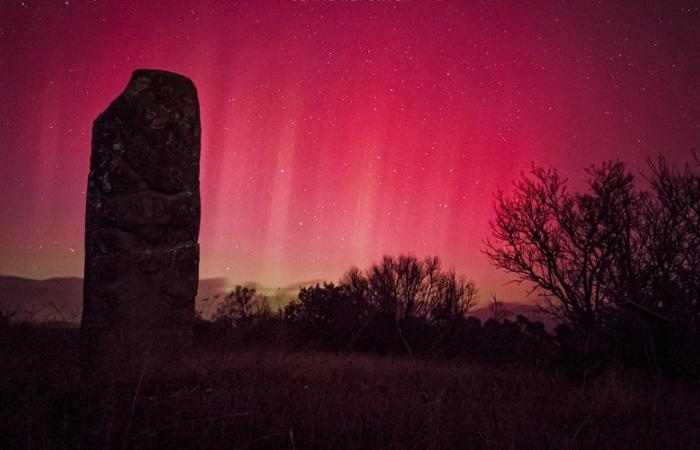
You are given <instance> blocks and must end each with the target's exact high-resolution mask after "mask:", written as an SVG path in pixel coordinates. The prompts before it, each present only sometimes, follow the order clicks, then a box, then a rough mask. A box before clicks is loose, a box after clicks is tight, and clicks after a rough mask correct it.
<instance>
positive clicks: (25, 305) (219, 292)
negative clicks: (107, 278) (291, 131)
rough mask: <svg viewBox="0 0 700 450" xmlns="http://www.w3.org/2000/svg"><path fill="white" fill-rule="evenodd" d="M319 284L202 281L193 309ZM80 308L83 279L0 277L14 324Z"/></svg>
mask: <svg viewBox="0 0 700 450" xmlns="http://www.w3.org/2000/svg"><path fill="white" fill-rule="evenodd" d="M317 283H323V280H309V281H304V282H299V283H292V284H289V285H287V286H282V287H279V288H272V287H267V286H262V285H260V284H259V283H255V282H252V281H251V282H241V283H234V282H231V281H229V280H228V279H226V278H223V277H220V278H204V279H202V280H199V289H198V292H197V298H196V307H197V310H199V311H200V312H201V313H202V315H203V316H204V317H205V318H207V319H208V318H211V316H212V315H213V314H214V313H215V312H216V308H217V306H218V304H219V303H220V302H221V301H222V299H223V297H224V296H225V295H226V294H227V293H228V292H230V291H231V290H232V289H233V287H234V286H235V285H236V284H241V285H243V286H248V287H252V288H255V289H256V291H257V292H258V293H260V294H263V295H265V296H267V297H268V298H269V299H270V306H271V307H272V309H273V310H274V309H277V308H279V307H284V305H286V304H287V303H289V302H290V301H291V300H292V299H294V298H295V297H296V295H297V294H298V292H299V289H300V288H301V287H304V286H313V285H315V284H317ZM82 304H83V279H82V278H79V277H65V278H48V279H45V280H35V279H30V278H21V277H13V276H2V275H0V309H2V310H3V311H9V312H10V313H14V320H16V321H32V322H47V321H59V322H69V323H78V322H80V313H81V311H82ZM505 307H506V310H507V311H508V313H509V316H508V317H509V318H510V319H512V320H515V316H516V315H518V314H522V315H523V316H525V317H527V318H529V319H531V320H539V321H542V322H543V323H544V324H545V326H546V327H547V329H548V330H553V329H554V327H555V326H556V321H555V320H554V319H553V318H552V317H551V316H549V315H547V314H543V313H542V312H541V311H539V310H538V309H537V306H535V305H534V304H531V303H506V304H505ZM470 315H471V316H474V317H477V318H478V319H480V320H481V321H482V322H485V321H486V320H488V319H489V318H490V317H491V311H490V310H489V306H488V305H485V306H482V307H479V308H477V309H475V310H473V311H471V312H470Z"/></svg>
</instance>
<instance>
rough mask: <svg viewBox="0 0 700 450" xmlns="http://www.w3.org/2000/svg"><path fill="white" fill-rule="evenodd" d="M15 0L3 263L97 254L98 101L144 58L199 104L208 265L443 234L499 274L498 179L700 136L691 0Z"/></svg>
mask: <svg viewBox="0 0 700 450" xmlns="http://www.w3.org/2000/svg"><path fill="white" fill-rule="evenodd" d="M169 3H170V4H169V5H168V6H167V7H166V6H162V5H160V4H159V2H145V1H144V2H119V1H78V0H70V1H36V2H35V1H30V0H27V1H5V2H3V3H2V4H1V5H0V64H1V65H0V85H1V86H2V90H1V91H0V123H1V125H0V161H1V164H0V192H2V198H1V200H0V214H1V215H2V217H1V218H0V274H5V275H18V276H23V277H30V278H45V277H52V276H80V275H81V274H82V269H83V252H82V248H83V233H84V229H83V225H84V211H85V189H86V181H87V172H88V166H89V160H88V158H89V153H90V134H91V126H92V121H93V120H94V119H95V117H96V116H97V115H98V114H99V113H100V112H101V111H103V110H104V109H105V108H106V107H107V105H108V104H109V102H110V101H111V100H113V99H114V98H115V97H116V96H117V95H118V94H119V93H120V92H121V91H122V90H123V88H124V87H125V85H126V83H127V81H128V79H129V76H130V73H131V72H132V71H133V70H134V69H137V68H159V69H165V70H171V71H176V72H180V73H182V74H185V75H187V76H189V77H190V78H192V80H193V81H194V82H195V84H196V85H197V88H198V91H199V97H200V103H201V107H202V133H203V136H202V161H201V167H202V172H201V177H200V179H201V192H202V225H201V234H200V242H201V248H202V250H201V252H202V253H201V256H202V261H201V276H202V277H213V276H226V277H229V278H230V279H232V280H236V281H244V280H245V281H247V280H254V281H258V282H261V283H264V284H267V285H283V284H288V283H294V282H299V281H304V280H309V279H321V278H325V279H336V278H337V277H339V276H340V275H341V273H342V272H343V271H344V270H346V269H347V268H348V267H349V266H350V265H352V264H355V265H359V266H361V267H362V266H366V265H367V264H368V263H369V262H371V261H373V260H376V259H378V258H380V257H381V255H383V254H397V253H401V252H411V253H415V254H417V255H419V256H422V255H439V256H440V257H441V258H442V259H443V262H444V263H445V265H446V266H449V267H452V266H453V267H454V268H456V269H457V270H458V271H459V272H462V273H464V274H465V275H467V276H468V277H470V278H473V279H474V280H475V281H476V283H477V285H478V286H479V287H480V288H481V289H482V292H484V293H486V294H488V293H489V292H491V291H499V290H503V289H504V288H502V287H501V286H502V284H503V283H505V282H506V281H508V279H509V278H508V276H507V275H505V274H502V273H499V272H497V271H496V269H494V268H492V267H491V266H490V265H489V264H488V262H487V260H486V257H485V256H484V255H483V254H482V253H481V251H480V250H481V248H482V241H483V239H485V238H486V237H487V236H488V220H489V219H490V218H491V217H492V214H493V212H492V207H491V204H492V193H493V191H494V190H495V189H497V188H498V187H501V188H505V189H507V188H508V186H509V184H510V183H511V181H512V180H513V179H514V178H515V177H516V176H518V174H519V173H520V172H521V171H523V170H527V169H528V168H529V167H530V165H531V164H532V163H533V162H534V163H536V164H546V165H554V166H556V167H557V168H559V170H560V171H561V172H562V173H564V174H565V175H566V176H568V177H569V178H570V179H571V180H572V181H573V182H574V183H577V182H579V177H580V176H581V175H582V169H583V167H585V166H587V165H590V164H592V163H595V162H599V161H601V160H604V159H614V158H619V159H621V160H623V161H625V162H626V163H627V164H628V165H629V166H630V167H631V168H633V169H634V170H637V169H640V170H641V169H642V168H643V167H644V166H645V164H646V163H645V160H646V158H648V157H651V156H654V155H655V154H657V153H662V154H664V155H666V156H668V157H669V158H671V159H681V158H685V157H686V156H687V154H688V153H689V149H690V148H692V147H698V146H699V145H700V27H699V26H698V24H699V23H700V10H699V9H698V5H697V3H694V2H663V3H662V2H596V3H593V2H538V3H537V4H536V5H535V4H531V5H529V6H524V5H523V4H522V2H517V1H503V2H500V1H494V2H490V1H486V2H467V1H433V0H410V1H393V2H391V1H360V0H358V1H306V2H303V1H292V0H288V1H274V2H263V1H260V2H253V1H251V2H235V3H234V2H224V1H217V2H214V1H212V2H184V1H174V2H169Z"/></svg>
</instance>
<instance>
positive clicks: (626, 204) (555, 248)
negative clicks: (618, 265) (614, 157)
mask: <svg viewBox="0 0 700 450" xmlns="http://www.w3.org/2000/svg"><path fill="white" fill-rule="evenodd" d="M586 176H587V181H588V186H589V189H588V192H585V193H575V194H572V193H570V192H569V190H568V188H567V182H566V180H563V179H562V178H561V177H560V176H559V175H558V174H557V172H556V170H554V169H543V168H539V167H533V168H532V170H531V171H530V173H529V174H523V175H522V177H521V179H520V180H518V181H516V182H515V183H514V192H513V194H512V195H511V196H506V195H505V194H504V193H503V191H498V192H497V193H496V204H495V208H496V219H495V220H494V221H491V222H490V225H491V228H492V232H493V237H494V239H495V241H491V240H488V241H487V242H486V247H487V248H486V254H487V255H488V257H489V258H490V259H491V261H492V262H493V263H494V264H495V265H496V266H497V267H500V268H502V269H505V270H506V271H508V272H511V273H513V274H515V275H517V277H518V278H517V281H518V282H526V281H527V282H530V283H531V284H532V286H533V288H532V291H533V292H536V293H537V294H539V296H540V298H541V299H543V300H544V302H545V305H546V306H547V308H546V310H547V311H548V312H551V313H554V314H556V315H558V316H559V317H561V318H563V319H566V320H568V321H569V322H570V323H571V324H572V325H573V327H574V328H575V329H576V330H577V331H578V332H579V333H581V334H583V335H587V334H590V333H591V332H592V331H593V330H594V329H595V328H596V327H599V326H600V325H601V323H602V321H603V316H604V310H605V307H606V306H607V305H608V304H610V303H611V302H613V301H614V298H613V297H612V296H611V293H610V292H609V290H608V289H606V285H604V281H605V276H604V274H605V273H606V270H607V269H608V268H609V266H610V264H611V262H612V261H613V259H614V258H613V253H615V252H618V251H619V248H620V247H625V246H626V245H627V244H626V242H625V239H628V238H629V231H628V230H629V228H630V223H631V220H632V218H633V216H634V213H633V208H634V191H633V177H632V176H631V175H630V174H628V173H627V172H626V170H625V167H624V165H623V164H622V163H621V162H608V163H603V164H601V165H599V166H593V167H591V168H589V169H587V170H586Z"/></svg>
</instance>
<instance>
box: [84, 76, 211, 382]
mask: <svg viewBox="0 0 700 450" xmlns="http://www.w3.org/2000/svg"><path fill="white" fill-rule="evenodd" d="M92 133H93V134H92V154H91V157H90V174H89V177H88V190H87V209H86V220H85V281H84V292H83V296H84V298H83V318H82V323H81V361H82V369H83V374H84V375H89V374H93V373H95V372H96V371H103V372H104V371H106V372H105V373H107V374H110V373H111V374H115V375H116V376H123V375H128V373H127V370H130V369H132V368H134V367H135V363H136V361H139V360H143V359H144V357H146V358H150V357H151V356H153V355H160V356H163V355H174V354H175V353H176V352H177V351H178V350H180V349H183V348H186V347H187V346H188V345H191V340H192V323H193V319H194V299H195V295H196V293H197V280H198V275H199V274H198V272H199V244H198V242H197V240H198V235H199V221H200V200H199V153H200V123H199V103H198V100H197V92H196V89H195V86H194V84H193V83H192V81H191V80H189V79H188V78H186V77H184V76H182V75H178V74H175V73H171V72H165V71H160V70H136V71H135V72H134V73H133V74H132V77H131V80H130V81H129V84H128V85H127V87H126V90H125V91H124V92H123V93H122V94H121V95H119V96H118V97H117V98H116V99H115V100H114V101H113V102H112V103H111V104H110V105H109V107H108V108H107V110H105V111H104V112H103V113H102V114H100V115H99V116H98V117H97V119H96V120H95V123H94V125H93V131H92ZM154 359H155V358H154Z"/></svg>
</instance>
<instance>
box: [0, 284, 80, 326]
mask: <svg viewBox="0 0 700 450" xmlns="http://www.w3.org/2000/svg"><path fill="white" fill-rule="evenodd" d="M82 299H83V279H82V278H77V277H67V278H48V279H46V280H33V279H30V278H20V277H11V276H0V308H2V310H3V311H6V312H10V313H14V319H15V320H18V321H37V322H45V321H62V322H77V321H79V320H80V311H81V310H82Z"/></svg>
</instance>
